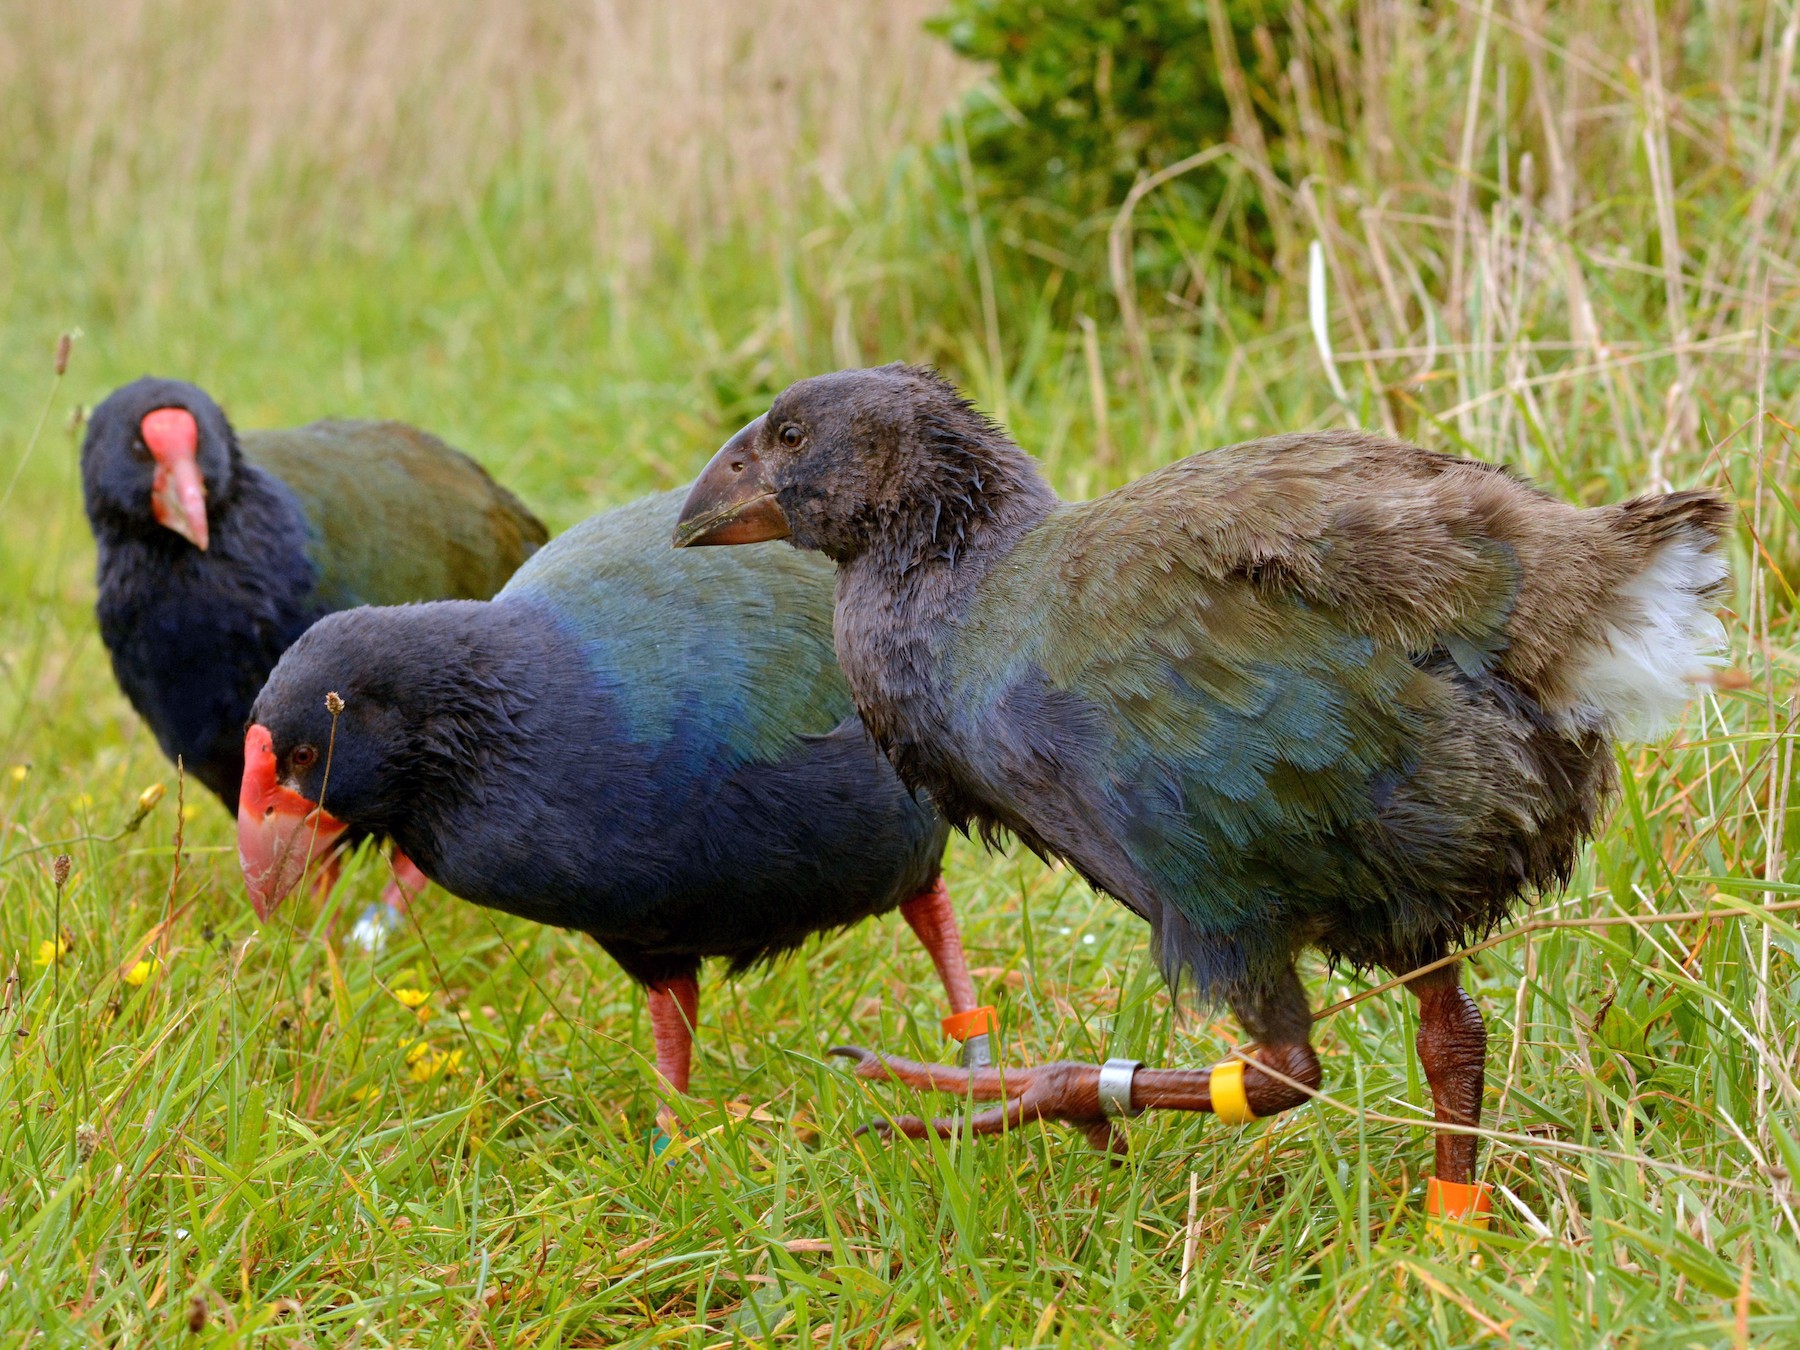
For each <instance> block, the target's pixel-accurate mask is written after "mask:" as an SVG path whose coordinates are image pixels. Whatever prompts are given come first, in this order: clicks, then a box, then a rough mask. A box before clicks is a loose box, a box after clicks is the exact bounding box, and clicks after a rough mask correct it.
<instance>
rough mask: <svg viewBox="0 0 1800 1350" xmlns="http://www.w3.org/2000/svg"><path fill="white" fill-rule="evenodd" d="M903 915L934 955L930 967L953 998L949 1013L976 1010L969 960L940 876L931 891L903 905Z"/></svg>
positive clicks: (953, 910)
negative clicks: (934, 969) (935, 971)
mask: <svg viewBox="0 0 1800 1350" xmlns="http://www.w3.org/2000/svg"><path fill="white" fill-rule="evenodd" d="M900 916H901V917H902V918H903V919H905V920H906V922H907V924H908V926H909V927H911V929H912V930H913V933H914V934H915V935H916V936H917V937H918V939H919V943H920V945H921V946H923V947H924V948H925V950H926V951H927V952H929V953H931V964H932V965H934V966H936V967H937V973H938V978H939V979H940V980H942V981H943V982H944V992H945V993H946V994H948V995H949V996H950V1011H951V1012H953V1013H966V1012H971V1011H973V1010H974V1007H975V981H974V980H973V979H971V978H970V977H969V961H968V958H967V957H966V956H964V955H963V945H962V930H961V929H960V928H958V927H957V924H956V910H955V908H954V907H953V906H952V905H951V903H950V890H949V888H948V887H947V886H945V885H944V879H943V878H942V877H939V878H938V879H937V880H936V881H934V882H932V883H931V888H930V889H929V890H924V891H920V892H919V893H918V894H917V895H915V896H914V897H913V898H912V899H910V900H907V901H904V902H903V903H902V904H901V906H900Z"/></svg>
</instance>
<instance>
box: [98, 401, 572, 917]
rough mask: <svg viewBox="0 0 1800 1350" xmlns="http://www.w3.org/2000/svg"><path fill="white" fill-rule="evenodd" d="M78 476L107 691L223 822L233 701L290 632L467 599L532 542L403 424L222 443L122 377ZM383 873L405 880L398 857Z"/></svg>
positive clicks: (233, 787)
mask: <svg viewBox="0 0 1800 1350" xmlns="http://www.w3.org/2000/svg"><path fill="white" fill-rule="evenodd" d="M81 482H82V493H83V496H84V498H85V500H86V505H87V515H88V521H89V524H90V525H91V526H92V527H93V531H94V541H95V543H96V544H97V545H98V549H99V567H98V582H99V601H98V604H97V606H96V608H97V611H98V615H99V621H100V637H101V639H102V641H104V642H105V643H106V649H107V651H108V652H110V653H111V655H112V664H113V672H114V674H115V675H116V676H117V678H118V681H119V687H120V688H121V689H123V690H124V691H125V696H126V697H127V698H128V699H130V700H131V705H132V707H134V708H136V709H137V711H138V713H139V715H140V716H142V717H143V719H144V721H145V722H147V723H148V724H149V726H150V729H151V731H152V732H154V733H155V735H156V740H157V743H158V744H159V745H161V746H162V749H163V753H164V754H166V755H168V756H169V758H170V759H175V758H176V757H179V758H180V759H181V762H182V764H183V765H184V766H185V769H186V771H187V772H188V773H189V774H191V775H192V776H193V777H195V778H198V779H199V780H200V781H201V782H202V783H204V784H205V785H206V786H207V787H209V788H211V789H212V790H213V792H215V793H216V794H218V796H219V797H220V799H221V800H223V801H224V802H225V804H226V806H227V807H229V808H231V809H234V810H235V809H236V806H237V797H238V785H239V783H240V781H241V780H242V778H243V775H244V758H243V746H244V726H245V721H246V719H247V718H248V716H249V712H250V703H251V700H252V699H254V698H255V697H256V692H257V690H259V689H261V688H262V685H263V681H264V680H265V679H267V678H268V674H269V671H270V670H271V669H273V668H274V665H275V661H276V659H277V658H278V657H279V656H280V655H281V653H282V652H284V651H285V650H287V648H288V646H289V644H290V643H292V642H293V641H294V639H295V638H297V637H299V636H300V634H302V633H304V632H305V631H306V630H307V629H308V628H309V627H311V626H312V624H313V623H314V622H316V621H317V620H318V619H319V618H320V617H321V616H322V615H325V614H329V613H331V612H332V611H334V610H340V609H347V608H349V607H351V606H353V605H364V604H399V603H401V602H403V601H409V600H440V599H455V598H470V599H485V598H487V597H488V596H490V595H492V594H493V593H494V592H495V591H497V590H499V589H500V587H501V586H502V585H504V584H505V582H506V579H507V578H508V577H510V576H511V575H512V574H513V572H514V571H515V570H517V568H518V566H519V564H520V563H522V562H524V561H525V559H527V558H529V557H530V556H531V554H532V553H533V552H534V551H535V550H536V549H537V548H538V546H539V545H541V544H542V543H543V542H544V540H545V539H546V538H548V534H547V532H546V531H545V529H544V527H543V525H541V524H540V523H539V522H538V520H537V518H536V517H535V516H533V515H532V514H531V512H529V511H528V510H526V509H525V507H524V506H523V505H522V504H521V503H520V502H519V500H518V499H517V498H516V497H514V496H513V495H512V494H511V493H510V492H508V491H507V490H506V489H505V488H503V487H501V486H500V485H499V484H498V483H496V482H495V481H494V480H493V479H492V478H490V477H489V476H488V474H487V471H486V470H484V469H483V468H482V467H481V466H480V465H479V464H477V463H476V462H475V461H474V460H472V459H470V458H469V457H468V456H467V455H464V454H463V453H461V452H460V451H458V450H453V449H452V448H451V447H449V446H448V445H445V444H444V443H443V442H442V441H440V440H438V439H437V438H436V437H435V436H431V435H427V434H426V433H425V432H423V431H420V430H418V429H417V428H414V427H410V426H407V425H405V424H403V423H400V422H363V421H324V422H313V423H311V424H309V425H307V426H303V427H296V428H293V429H291V430H286V431H248V432H244V433H243V434H242V435H241V436H240V435H239V434H238V433H236V432H234V431H233V430H232V427H231V424H230V422H228V421H227V420H226V418H225V414H224V412H223V411H222V410H221V409H220V407H219V405H218V404H217V403H215V402H214V401H213V400H212V398H210V397H209V396H208V395H207V394H206V392H205V391H204V390H201V389H199V388H196V387H195V386H194V385H191V384H186V383H183V382H182V381H179V380H162V379H153V378H149V377H146V378H144V379H141V380H136V381H134V382H133V383H131V384H128V385H125V386H124V387H122V388H120V389H117V390H114V391H113V393H112V394H110V395H109V396H108V397H107V398H106V399H105V401H104V402H102V403H101V404H100V405H99V406H98V407H97V408H95V409H94V412H93V417H92V419H91V420H90V421H89V423H88V428H87V438H86V440H85V441H84V442H83V444H82V448H81ZM396 868H397V870H398V872H399V877H400V878H401V879H405V880H406V881H407V883H408V889H411V890H417V889H418V887H419V886H420V885H421V884H422V882H421V881H420V879H418V878H417V876H416V874H415V873H413V872H412V871H411V870H410V868H409V867H408V866H407V865H406V863H405V860H404V858H400V859H396ZM389 894H390V900H393V899H396V898H398V897H399V896H400V894H401V892H400V891H399V890H397V889H395V888H390V892H389Z"/></svg>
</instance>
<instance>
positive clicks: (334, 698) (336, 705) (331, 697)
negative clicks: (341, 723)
mask: <svg viewBox="0 0 1800 1350" xmlns="http://www.w3.org/2000/svg"><path fill="white" fill-rule="evenodd" d="M325 711H326V712H328V713H330V714H331V715H332V716H333V717H336V716H337V715H338V714H339V713H341V712H342V711H344V700H343V699H341V698H339V697H338V691H337V690H335V689H333V690H332V691H331V692H330V693H329V694H327V695H325Z"/></svg>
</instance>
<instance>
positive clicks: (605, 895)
mask: <svg viewBox="0 0 1800 1350" xmlns="http://www.w3.org/2000/svg"><path fill="white" fill-rule="evenodd" d="M680 502H681V497H680V494H676V493H666V494H664V495H662V496H659V497H652V498H648V499H646V500H644V501H640V502H638V503H635V504H634V505H631V506H626V507H621V508H619V509H617V510H614V511H608V512H606V513H604V514H601V515H598V516H595V517H593V518H591V519H589V520H588V521H586V522H585V523H583V524H581V525H578V526H576V527H575V528H574V529H572V530H569V531H568V532H567V533H565V534H563V535H561V536H560V537H558V538H557V539H556V540H555V541H554V542H553V543H551V544H550V545H548V546H547V547H546V548H544V549H543V550H542V551H541V552H539V553H538V554H537V556H536V557H534V558H532V560H531V561H530V562H528V563H526V564H525V566H524V567H523V568H521V569H520V571H519V573H518V575H516V576H515V577H514V578H513V579H512V580H511V581H510V582H508V583H507V585H506V588H505V589H504V590H502V591H501V592H500V594H499V595H498V596H496V597H495V598H494V599H493V600H492V601H490V602H487V603H473V602H460V601H447V602H440V603H437V604H429V605H406V606H402V607H398V608H391V609H384V608H368V609H355V610H350V611H348V612H346V613H341V614H333V615H331V616H329V617H328V618H325V619H323V620H321V621H320V622H319V623H317V624H316V625H314V626H313V628H312V629H311V630H310V631H308V632H307V634H306V635H305V636H304V637H302V638H301V639H300V640H299V641H298V642H296V643H295V644H294V645H293V646H292V647H291V648H289V649H288V651H287V653H286V655H284V656H283V657H282V658H281V661H280V663H279V664H278V665H277V666H276V667H275V671H274V673H273V674H272V675H271V676H270V677H269V682H268V685H267V686H266V687H265V688H264V689H263V691H262V692H261V693H260V694H259V695H257V698H256V705H255V708H254V710H253V712H252V717H253V719H254V724H253V725H252V726H251V728H250V731H249V738H248V741H247V743H246V763H245V770H244V780H243V792H242V796H241V800H240V803H239V815H238V822H239V826H238V840H239V849H240V853H241V857H242V862H243V869H244V878H245V882H246V884H247V885H248V887H249V890H250V896H251V899H252V900H253V902H254V903H255V905H256V907H257V910H258V912H259V913H261V914H265V915H266V914H267V913H268V911H269V910H270V908H271V907H272V906H273V905H274V904H275V903H276V902H277V901H279V900H280V899H281V897H282V896H283V895H285V894H286V893H287V892H288V891H289V890H290V889H291V888H292V887H293V886H294V885H295V884H296V882H297V881H298V879H299V878H300V876H301V874H302V872H303V870H304V867H305V864H306V861H307V859H308V857H309V856H311V855H316V854H317V853H319V852H320V851H322V850H326V849H329V848H330V847H331V845H332V843H333V841H335V840H336V839H338V838H341V837H343V835H344V834H345V833H346V832H355V833H361V834H365V835H376V836H384V837H386V838H390V839H392V840H393V841H394V842H395V844H396V845H398V846H399V847H400V848H402V849H404V850H405V851H406V853H407V855H408V856H409V857H411V858H412V859H413V860H414V861H416V862H417V863H418V865H419V866H420V867H421V868H422V869H423V870H424V872H425V874H426V875H427V876H429V877H430V878H431V879H432V880H434V881H436V882H438V883H439V884H440V885H442V886H443V887H444V888H445V889H446V890H448V891H450V892H451V893H452V894H455V895H458V896H461V897H463V898H464V899H466V900H471V901H474V902H475V903H477V904H481V905H487V906H490V907H492V908H494V909H501V910H506V911H508V912H510V913H513V914H518V915H522V916H524V917H525V918H528V919H532V920H535V921H536V922H538V923H547V924H555V925H557V926H558V927H562V928H569V929H575V930H578V931H580V932H585V933H588V934H591V935H592V936H593V937H594V938H596V939H597V940H598V941H599V943H600V945H601V946H602V947H604V948H605V949H606V950H607V951H608V952H609V953H611V954H612V956H613V958H614V959H615V960H617V961H618V963H619V964H620V965H621V966H622V967H624V969H625V972H626V974H628V975H629V976H631V978H633V979H634V980H636V981H638V982H639V983H640V984H643V985H645V986H647V987H648V989H649V991H650V1014H651V1020H652V1026H653V1029H654V1031H655V1039H656V1054H657V1068H658V1070H659V1072H660V1073H661V1075H662V1077H663V1079H664V1080H666V1081H667V1082H668V1083H669V1084H671V1085H673V1086H674V1087H675V1088H676V1089H678V1090H680V1091H683V1092H685V1091H686V1090H687V1086H688V1075H689V1062H690V1055H691V1042H690V1031H691V1028H692V1026H693V1024H694V1018H695V1014H696V1011H697V1008H698V998H699V992H698V984H697V982H696V972H697V971H698V969H699V966H700V963H701V960H702V959H703V958H705V957H709V956H718V957H724V958H726V959H727V960H728V961H729V962H730V963H731V965H732V968H733V969H734V970H737V969H742V968H743V967H745V966H748V965H750V964H751V963H753V962H756V961H759V960H763V959H765V958H768V957H771V956H774V955H776V954H778V953H781V952H784V951H787V950H789V949H791V948H793V947H796V946H798V945H799V944H800V943H802V942H804V941H805V940H806V938H807V937H808V936H810V935H811V934H813V933H817V932H820V931H823V930H826V929H830V928H836V927H841V926H843V925H846V924H851V923H855V922H857V921H858V920H861V919H863V918H866V917H868V916H870V915H875V914H882V913H885V912H887V911H889V910H891V909H895V908H899V909H900V910H901V912H902V914H903V915H904V916H905V918H906V919H907V921H908V922H909V923H910V924H911V925H912V927H913V929H914V931H915V932H916V933H917V934H918V936H919V938H920V940H921V941H922V942H923V943H924V944H925V946H926V947H927V949H928V950H929V951H930V952H931V955H932V958H933V960H934V961H935V963H936V964H937V968H938V973H939V975H940V976H941V977H942V979H943V982H944V986H945V988H946V990H947V991H948V993H949V997H950V1003H951V1007H952V1010H953V1012H954V1013H955V1014H958V1015H959V1017H958V1018H953V1019H951V1020H950V1021H949V1022H948V1023H947V1029H950V1028H952V1027H956V1026H958V1025H960V1026H961V1028H962V1029H963V1031H964V1032H965V1033H966V1031H967V1030H968V1029H969V1026H968V1024H969V1023H970V1022H971V1021H974V1020H977V1019H979V1018H980V1017H981V1015H982V1014H984V1013H989V1012H991V1010H983V1009H977V1008H975V993H974V986H973V984H972V983H971V982H970V979H969V974H968V970H967V967H966V965H965V962H964V957H963V951H962V945H961V939H960V937H959V936H958V933H957V929H956V921H955V916H954V914H953V913H952V911H951V908H950V904H949V900H948V898H947V896H946V894H945V891H944V886H943V882H942V880H941V878H940V875H939V867H940V859H941V857H942V854H943V851H944V841H945V838H946V835H947V833H948V831H947V828H946V827H945V825H944V823H943V821H942V820H941V819H940V818H939V816H938V815H937V813H936V812H935V811H933V810H932V809H931V806H930V803H929V801H928V800H926V799H925V798H924V797H923V796H915V795H914V794H913V793H912V792H911V791H909V790H908V789H907V788H906V787H905V786H903V785H902V784H901V782H900V780H899V778H898V777H897V776H896V775H895V773H894V771H893V769H892V768H891V767H889V765H888V763H887V761H886V760H885V759H884V758H883V757H882V755H881V752H880V751H879V750H878V749H877V748H876V747H875V744H874V742H873V741H871V740H870V738H869V735H868V733H867V732H866V731H865V730H864V729H863V726H862V723H861V722H859V721H858V720H857V717H856V711H855V709H854V708H853V707H852V706H851V702H850V692H849V690H848V689H847V688H846V687H845V684H844V677H843V675H842V673H841V672H840V671H839V669H838V666H837V662H836V661H835V660H834V659H833V656H832V647H831V569H830V567H829V565H827V564H826V563H825V562H824V561H823V560H822V559H818V558H810V557H806V556H803V555H801V554H797V553H795V552H793V551H792V550H790V549H786V548H781V547H777V546H770V547H766V548H762V549H756V550H752V551H750V553H749V555H748V557H747V558H746V559H745V562H746V563H747V565H745V566H734V565H732V562H731V561H729V560H727V558H726V557H724V556H723V555H719V554H712V555H706V554H698V553H690V554H679V553H674V552H672V551H671V550H670V549H669V546H668V538H669V532H670V531H671V530H672V529H673V528H674V525H675V515H676V512H677V510H678V509H679V506H680ZM331 694H337V695H339V696H340V698H341V709H340V710H339V711H338V712H337V713H335V714H334V713H333V712H332V710H331V708H332V706H335V701H334V700H330V699H328V695H331ZM328 705H331V706H328ZM953 1034H955V1033H954V1031H953ZM971 1039H972V1038H971ZM970 1049H972V1050H976V1052H977V1055H976V1057H977V1058H979V1057H980V1055H979V1045H972V1046H971V1047H970Z"/></svg>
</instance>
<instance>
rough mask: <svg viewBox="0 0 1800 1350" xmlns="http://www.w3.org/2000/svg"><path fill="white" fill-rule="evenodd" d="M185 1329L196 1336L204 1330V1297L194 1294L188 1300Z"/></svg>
mask: <svg viewBox="0 0 1800 1350" xmlns="http://www.w3.org/2000/svg"><path fill="white" fill-rule="evenodd" d="M187 1329H188V1330H189V1331H191V1332H193V1333H194V1335H196V1336H198V1335H199V1334H200V1333H201V1332H203V1331H205V1330H206V1295H204V1294H195V1295H194V1296H193V1297H192V1298H190V1299H189V1300H188V1310H187Z"/></svg>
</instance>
